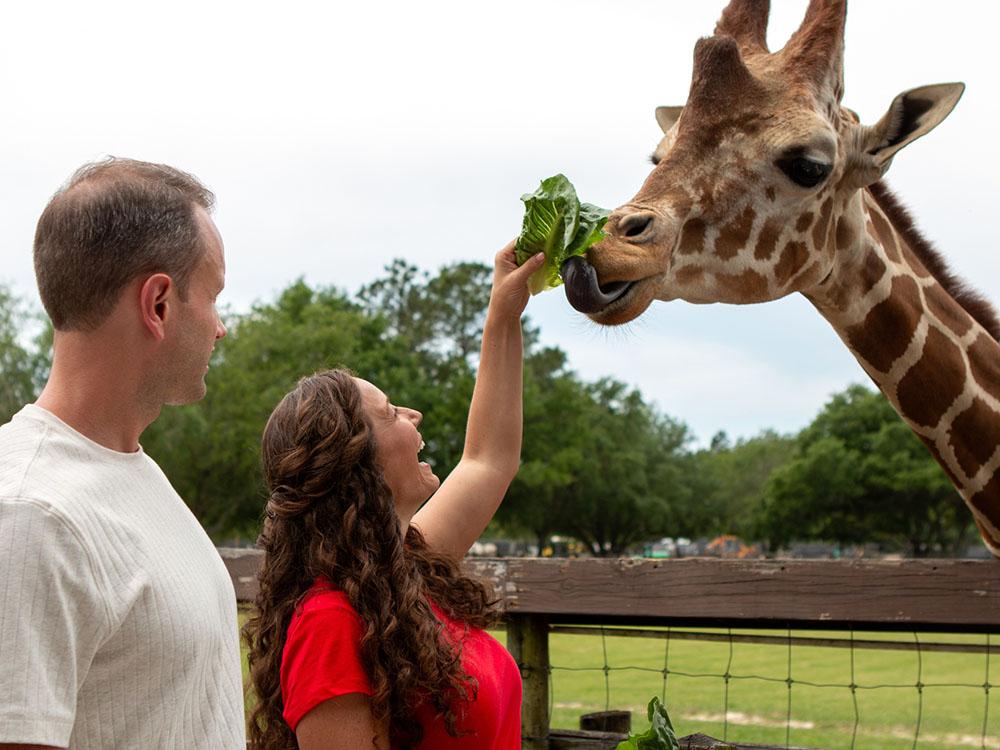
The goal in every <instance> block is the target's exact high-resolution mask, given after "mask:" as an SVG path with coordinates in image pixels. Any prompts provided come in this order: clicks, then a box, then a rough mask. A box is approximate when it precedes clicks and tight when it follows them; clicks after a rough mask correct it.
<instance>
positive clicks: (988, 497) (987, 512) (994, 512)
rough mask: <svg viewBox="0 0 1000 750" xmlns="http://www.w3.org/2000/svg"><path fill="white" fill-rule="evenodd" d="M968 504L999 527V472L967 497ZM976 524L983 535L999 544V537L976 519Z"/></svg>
mask: <svg viewBox="0 0 1000 750" xmlns="http://www.w3.org/2000/svg"><path fill="white" fill-rule="evenodd" d="M969 505H971V506H972V507H973V508H975V509H976V510H978V511H979V512H980V513H982V514H983V515H984V516H986V517H987V518H988V519H990V522H991V523H992V524H993V525H994V526H996V527H998V528H1000V511H998V509H1000V472H997V473H996V474H994V475H993V478H992V479H991V480H990V481H989V482H987V483H986V486H985V487H983V488H982V489H981V490H980V491H979V492H977V493H976V494H975V495H973V496H972V497H970V498H969ZM976 525H977V526H979V530H980V531H981V532H982V534H983V536H984V537H986V538H987V539H991V540H992V541H993V543H994V544H995V545H997V546H1000V539H996V538H995V537H994V536H993V535H992V534H988V533H987V531H986V529H984V528H983V527H982V524H980V523H979V522H978V521H976Z"/></svg>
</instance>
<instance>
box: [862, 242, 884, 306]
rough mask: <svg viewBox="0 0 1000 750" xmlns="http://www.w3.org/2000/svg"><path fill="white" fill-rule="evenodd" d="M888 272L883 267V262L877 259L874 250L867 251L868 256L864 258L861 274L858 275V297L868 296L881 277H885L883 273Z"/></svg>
mask: <svg viewBox="0 0 1000 750" xmlns="http://www.w3.org/2000/svg"><path fill="white" fill-rule="evenodd" d="M887 270H888V268H887V266H886V265H885V261H884V260H882V258H880V257H879V254H878V253H877V252H875V251H874V250H869V251H868V254H867V255H866V256H865V263H864V265H863V266H862V267H861V273H860V274H859V276H860V280H861V287H860V288H859V290H858V291H859V293H860V296H862V297H863V296H864V295H866V294H868V292H870V291H871V290H872V289H874V288H875V285H876V284H878V283H879V282H880V281H881V280H882V277H883V276H885V272H886V271H887Z"/></svg>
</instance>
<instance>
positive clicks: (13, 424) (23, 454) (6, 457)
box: [0, 409, 48, 495]
mask: <svg viewBox="0 0 1000 750" xmlns="http://www.w3.org/2000/svg"><path fill="white" fill-rule="evenodd" d="M47 433H48V430H47V428H46V425H45V423H44V422H41V421H39V420H36V419H32V418H31V416H30V414H29V413H26V409H22V410H21V411H19V412H18V413H17V414H15V415H14V416H13V418H12V419H11V420H10V421H9V422H7V423H6V424H3V425H0V495H12V494H18V493H19V491H20V486H21V485H22V484H23V482H24V479H25V477H26V476H27V474H28V472H29V471H30V469H31V466H32V464H33V463H34V462H35V460H36V459H37V457H38V453H39V451H40V449H41V447H42V445H43V444H44V443H45V440H46V437H47Z"/></svg>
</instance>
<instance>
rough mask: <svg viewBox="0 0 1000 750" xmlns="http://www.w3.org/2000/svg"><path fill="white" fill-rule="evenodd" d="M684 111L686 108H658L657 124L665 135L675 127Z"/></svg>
mask: <svg viewBox="0 0 1000 750" xmlns="http://www.w3.org/2000/svg"><path fill="white" fill-rule="evenodd" d="M683 110H684V107H657V108H656V122H657V124H658V125H659V126H660V129H661V130H663V132H664V133H666V132H667V131H668V130H670V128H672V127H673V126H674V123H675V122H677V120H678V119H680V116H681V112H682V111H683Z"/></svg>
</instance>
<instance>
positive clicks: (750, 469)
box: [678, 430, 795, 539]
mask: <svg viewBox="0 0 1000 750" xmlns="http://www.w3.org/2000/svg"><path fill="white" fill-rule="evenodd" d="M794 447H795V439H794V438H793V437H791V436H786V435H779V434H778V433H776V432H774V431H770V430H766V431H764V432H762V433H761V434H760V435H757V436H756V437H753V438H749V439H740V440H737V441H736V443H735V444H734V443H731V442H730V441H729V438H728V437H727V436H726V434H725V433H724V432H720V433H717V434H716V435H715V436H714V437H713V438H712V441H711V444H710V446H709V447H708V448H707V449H703V450H700V451H697V452H695V453H693V454H692V455H691V456H690V458H689V468H688V469H687V470H686V471H685V473H684V477H685V481H686V483H687V484H688V486H689V487H690V494H691V496H692V500H691V501H689V502H688V503H687V504H686V506H685V508H684V511H683V515H682V518H680V519H678V521H679V527H680V528H682V529H683V531H680V532H679V533H681V534H683V535H684V536H690V537H694V536H715V535H718V534H736V535H739V536H742V537H744V538H748V539H749V538H756V537H757V535H758V520H757V519H758V515H759V513H760V508H761V505H762V503H763V502H764V488H765V486H766V485H767V481H768V479H769V478H770V476H771V474H772V473H773V472H774V471H775V470H776V469H777V468H778V467H780V466H783V465H785V464H786V463H788V461H789V460H791V458H792V455H793V451H794Z"/></svg>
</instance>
